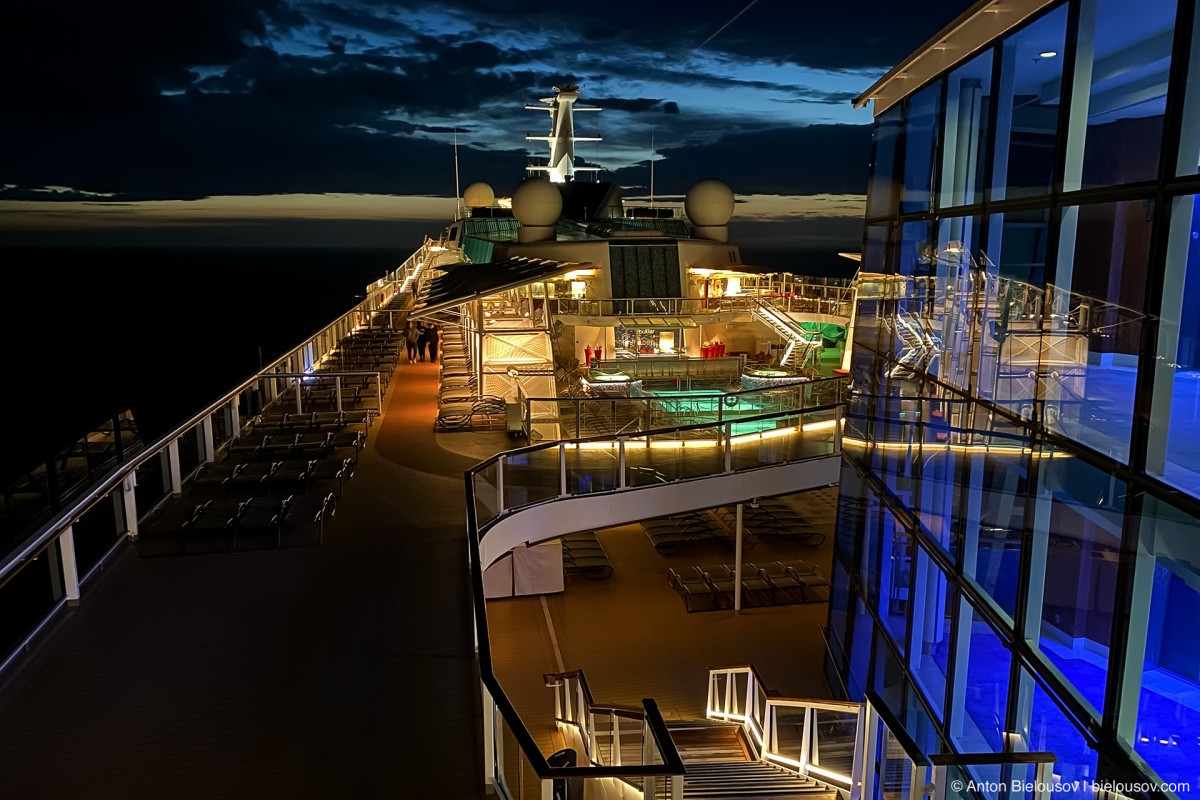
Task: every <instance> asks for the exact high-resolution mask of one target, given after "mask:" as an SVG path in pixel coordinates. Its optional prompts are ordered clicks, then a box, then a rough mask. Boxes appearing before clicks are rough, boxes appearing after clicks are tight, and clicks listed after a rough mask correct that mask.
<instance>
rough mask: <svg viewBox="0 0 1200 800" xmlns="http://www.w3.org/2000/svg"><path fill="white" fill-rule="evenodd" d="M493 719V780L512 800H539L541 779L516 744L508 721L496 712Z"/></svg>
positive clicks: (515, 738)
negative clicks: (494, 726)
mask: <svg viewBox="0 0 1200 800" xmlns="http://www.w3.org/2000/svg"><path fill="white" fill-rule="evenodd" d="M493 719H494V720H495V721H496V726H497V731H496V739H495V742H496V761H495V765H494V766H495V774H494V776H493V777H494V780H495V781H496V783H497V784H500V785H502V786H503V787H504V789H505V790H507V793H508V796H509V797H512V798H513V800H541V796H542V794H541V793H542V782H541V779H540V778H538V776H537V772H535V771H534V769H533V765H532V764H531V763H529V759H528V758H526V757H525V753H524V751H523V750H521V745H520V744H518V743H517V737H516V735H515V734H514V733H513V730H512V728H511V727H510V726H509V724H508V721H507V720H505V719H504V716H503V715H502V714H501V713H500V712H499V711H498V710H497V711H496V713H495V714H494V716H493Z"/></svg>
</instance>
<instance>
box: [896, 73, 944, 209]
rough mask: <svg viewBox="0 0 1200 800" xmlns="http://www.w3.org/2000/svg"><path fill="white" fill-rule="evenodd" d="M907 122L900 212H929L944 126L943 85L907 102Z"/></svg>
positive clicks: (931, 87) (922, 91) (905, 126)
mask: <svg viewBox="0 0 1200 800" xmlns="http://www.w3.org/2000/svg"><path fill="white" fill-rule="evenodd" d="M906 106H907V108H908V117H907V119H906V120H905V123H904V193H903V195H902V196H901V198H900V211H901V212H910V211H925V210H928V209H930V208H931V207H932V205H933V198H932V197H931V191H930V190H931V188H932V186H933V154H934V150H935V149H936V147H937V133H938V126H939V125H940V123H941V111H942V84H941V83H940V82H938V83H934V84H933V85H932V86H930V87H928V88H926V89H923V90H921V91H920V92H918V93H917V94H915V95H913V96H912V97H911V98H909V100H908V101H907V102H906Z"/></svg>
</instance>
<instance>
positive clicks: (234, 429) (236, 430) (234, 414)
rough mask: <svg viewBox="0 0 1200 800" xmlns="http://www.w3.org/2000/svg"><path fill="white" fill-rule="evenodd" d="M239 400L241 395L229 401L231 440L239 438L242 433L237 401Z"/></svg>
mask: <svg viewBox="0 0 1200 800" xmlns="http://www.w3.org/2000/svg"><path fill="white" fill-rule="evenodd" d="M240 399H241V395H240V394H239V395H238V396H237V397H235V398H233V399H232V400H230V401H229V436H230V438H232V439H237V438H239V436H240V434H241V432H242V415H241V413H240V412H239V411H238V400H240Z"/></svg>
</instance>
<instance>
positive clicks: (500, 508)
mask: <svg viewBox="0 0 1200 800" xmlns="http://www.w3.org/2000/svg"><path fill="white" fill-rule="evenodd" d="M506 460H507V456H505V455H503V454H502V455H501V456H500V458H498V459H496V514H497V515H499V514H503V513H504V462H505V461H506Z"/></svg>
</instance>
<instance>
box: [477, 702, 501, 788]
mask: <svg viewBox="0 0 1200 800" xmlns="http://www.w3.org/2000/svg"><path fill="white" fill-rule="evenodd" d="M479 693H480V694H481V695H482V696H483V780H484V783H486V784H487V785H488V786H491V785H492V784H493V782H494V778H495V775H494V766H495V763H496V756H497V754H498V752H499V750H498V747H497V744H498V743H497V739H496V704H495V703H494V702H492V695H491V694H490V693H489V692H488V690H487V686H484V685H483V684H482V683H481V684H480V687H479Z"/></svg>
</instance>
